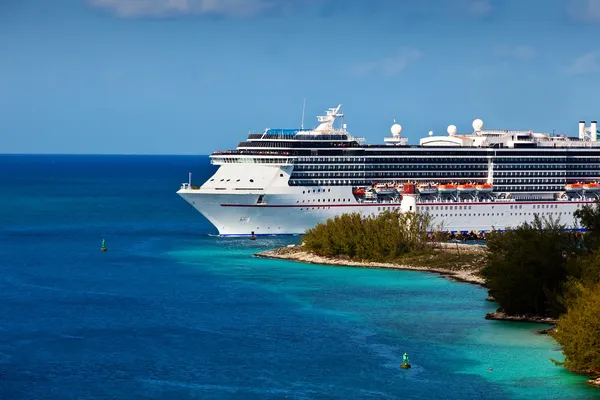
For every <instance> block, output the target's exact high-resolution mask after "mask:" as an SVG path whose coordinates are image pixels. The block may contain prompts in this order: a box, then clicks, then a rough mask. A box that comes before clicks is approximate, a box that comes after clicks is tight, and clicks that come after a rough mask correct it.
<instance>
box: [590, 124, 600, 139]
mask: <svg viewBox="0 0 600 400" xmlns="http://www.w3.org/2000/svg"><path fill="white" fill-rule="evenodd" d="M590 136H591V137H592V142H596V141H598V121H592V122H590Z"/></svg>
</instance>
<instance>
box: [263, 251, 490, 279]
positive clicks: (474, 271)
mask: <svg viewBox="0 0 600 400" xmlns="http://www.w3.org/2000/svg"><path fill="white" fill-rule="evenodd" d="M443 246H444V247H447V248H448V249H450V251H464V252H483V247H482V246H478V245H465V244H453V243H450V244H447V243H444V244H443ZM457 247H458V250H455V249H456V248H457ZM255 256H256V257H262V258H278V259H284V260H291V261H298V262H304V263H309V264H326V265H337V266H344V267H360V268H387V269H400V270H410V271H424V272H433V273H436V274H440V275H442V276H444V277H447V278H448V279H451V280H455V281H459V282H467V283H473V284H476V285H481V286H485V281H484V279H483V278H482V277H481V276H480V275H479V271H480V269H481V266H467V267H465V268H463V269H460V270H454V269H446V268H432V267H425V266H415V265H403V264H395V263H381V262H373V261H354V260H350V259H341V258H329V257H321V256H318V255H315V254H312V253H310V252H307V251H305V250H304V249H303V247H302V246H294V245H290V246H288V247H283V248H279V249H275V250H267V251H263V252H260V253H257V254H255Z"/></svg>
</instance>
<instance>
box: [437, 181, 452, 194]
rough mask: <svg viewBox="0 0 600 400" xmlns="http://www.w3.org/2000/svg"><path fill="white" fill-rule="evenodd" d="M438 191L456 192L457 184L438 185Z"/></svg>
mask: <svg viewBox="0 0 600 400" xmlns="http://www.w3.org/2000/svg"><path fill="white" fill-rule="evenodd" d="M438 192H440V193H454V192H456V185H454V184H451V183H449V184H445V185H438Z"/></svg>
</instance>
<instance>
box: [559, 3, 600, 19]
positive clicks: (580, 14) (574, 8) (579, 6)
mask: <svg viewBox="0 0 600 400" xmlns="http://www.w3.org/2000/svg"><path fill="white" fill-rule="evenodd" d="M566 4H567V12H568V13H569V16H570V17H571V18H572V19H573V20H575V21H580V22H593V23H600V0H566Z"/></svg>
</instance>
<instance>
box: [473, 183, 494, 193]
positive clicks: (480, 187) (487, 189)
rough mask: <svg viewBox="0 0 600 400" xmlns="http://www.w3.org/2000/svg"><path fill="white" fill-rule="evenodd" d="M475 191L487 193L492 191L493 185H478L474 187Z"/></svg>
mask: <svg viewBox="0 0 600 400" xmlns="http://www.w3.org/2000/svg"><path fill="white" fill-rule="evenodd" d="M475 189H477V191H478V192H480V193H489V192H491V191H493V190H494V185H492V184H491V183H482V184H480V185H475Z"/></svg>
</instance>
